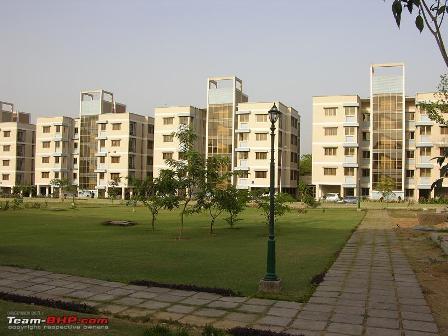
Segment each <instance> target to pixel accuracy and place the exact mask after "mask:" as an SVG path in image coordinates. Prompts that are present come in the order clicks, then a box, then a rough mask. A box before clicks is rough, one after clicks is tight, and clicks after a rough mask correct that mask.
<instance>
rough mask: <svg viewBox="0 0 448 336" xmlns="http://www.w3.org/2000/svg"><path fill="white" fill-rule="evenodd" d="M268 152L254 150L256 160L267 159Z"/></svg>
mask: <svg viewBox="0 0 448 336" xmlns="http://www.w3.org/2000/svg"><path fill="white" fill-rule="evenodd" d="M267 158H268V153H266V152H255V159H257V160H267Z"/></svg>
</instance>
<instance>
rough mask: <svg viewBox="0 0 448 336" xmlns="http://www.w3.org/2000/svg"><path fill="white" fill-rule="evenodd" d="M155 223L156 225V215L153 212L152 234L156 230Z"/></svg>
mask: <svg viewBox="0 0 448 336" xmlns="http://www.w3.org/2000/svg"><path fill="white" fill-rule="evenodd" d="M155 223H156V215H155V214H154V212H153V213H152V220H151V226H152V232H154V231H155V230H156V227H155Z"/></svg>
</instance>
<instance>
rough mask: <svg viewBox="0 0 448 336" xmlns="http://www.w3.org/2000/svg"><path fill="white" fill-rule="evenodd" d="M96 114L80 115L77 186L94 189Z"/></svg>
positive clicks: (82, 188)
mask: <svg viewBox="0 0 448 336" xmlns="http://www.w3.org/2000/svg"><path fill="white" fill-rule="evenodd" d="M97 120H98V115H81V132H80V155H79V161H80V162H79V188H80V189H81V190H95V186H96V184H97V183H96V173H95V169H96V156H95V152H96V145H97V140H96V137H97V136H98V125H97V123H96V121H97Z"/></svg>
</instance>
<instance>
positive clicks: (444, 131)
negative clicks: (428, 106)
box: [440, 126, 448, 135]
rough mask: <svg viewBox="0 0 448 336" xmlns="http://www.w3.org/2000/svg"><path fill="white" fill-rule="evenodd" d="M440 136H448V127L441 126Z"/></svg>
mask: <svg viewBox="0 0 448 336" xmlns="http://www.w3.org/2000/svg"><path fill="white" fill-rule="evenodd" d="M440 134H443V135H447V134H448V127H446V126H440Z"/></svg>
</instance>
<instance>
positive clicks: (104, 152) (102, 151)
mask: <svg viewBox="0 0 448 336" xmlns="http://www.w3.org/2000/svg"><path fill="white" fill-rule="evenodd" d="M106 155H107V149H106V148H105V147H100V148H99V149H98V153H96V156H106Z"/></svg>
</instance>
